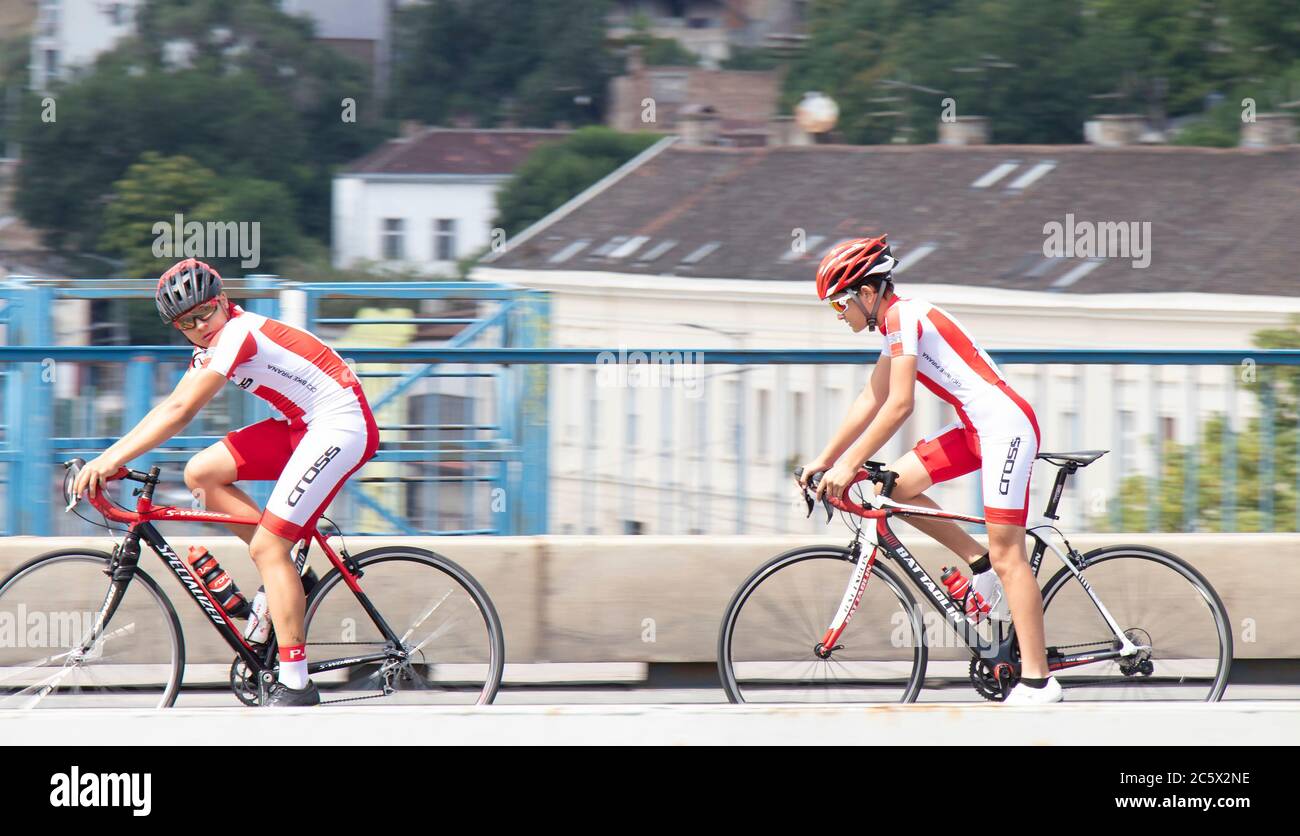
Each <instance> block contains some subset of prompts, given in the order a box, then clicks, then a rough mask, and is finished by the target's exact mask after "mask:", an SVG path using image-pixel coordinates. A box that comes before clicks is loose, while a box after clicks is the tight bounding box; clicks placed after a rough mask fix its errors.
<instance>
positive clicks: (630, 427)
mask: <svg viewBox="0 0 1300 836" xmlns="http://www.w3.org/2000/svg"><path fill="white" fill-rule="evenodd" d="M623 392H624V398H626V400H625V401H624V406H623V408H624V410H625V412H626V415H627V428H626V432H627V435H626V436H625V438H624V443H625V444H626V445H627V447H628V449H630V450H637V449H640V446H641V436H640V432H641V421H640V418H641V416H640V415H639V414H638V413H637V410H638V408H639V406H640V405H639V404H638V403H637V397H636V387H635V386H629V387H627V388H626V389H624V390H623Z"/></svg>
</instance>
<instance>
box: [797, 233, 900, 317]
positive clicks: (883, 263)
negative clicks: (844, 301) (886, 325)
mask: <svg viewBox="0 0 1300 836" xmlns="http://www.w3.org/2000/svg"><path fill="white" fill-rule="evenodd" d="M897 266H898V261H897V260H896V259H895V258H894V255H893V253H891V252H890V251H889V244H887V243H885V236H883V235H882V236H880V237H879V238H851V239H849V240H848V241H843V242H841V243H839V244H836V245H835V247H834V248H832V249H831V251H830V252H828V253H827V254H826V257H825V258H823V259H822V263H821V264H820V265H818V267H817V295H818V297H820V298H821V299H822V300H823V301H825V300H827V299H830V298H831V297H833V296H837V295H838V294H840V293H843V292H844V291H846V290H854V289H856V288H858V287H859V286H861V285H862V283H863V282H865V281H866V280H867V279H869V278H871V277H872V276H879V277H880V278H881V279H882V281H881V283H880V292H879V293H877V294H876V301H875V304H873V305H872V306H871V310H870V311H868V310H866V309H865V308H863V307H862V303H861V302H860V301H859V300H858V298H857V297H856V296H854V297H853V303H854V304H855V305H857V306H858V307H859V308H860V309H862V312H863V313H864V314H866V317H867V329H868V330H870V331H875V330H876V324H877V321H876V314H877V313H879V311H880V301H881V299H882V297H884V295H885V288H886V287H887V286H888V285H889V284H890V283H891V282H892V281H893V273H894V268H895V267H897Z"/></svg>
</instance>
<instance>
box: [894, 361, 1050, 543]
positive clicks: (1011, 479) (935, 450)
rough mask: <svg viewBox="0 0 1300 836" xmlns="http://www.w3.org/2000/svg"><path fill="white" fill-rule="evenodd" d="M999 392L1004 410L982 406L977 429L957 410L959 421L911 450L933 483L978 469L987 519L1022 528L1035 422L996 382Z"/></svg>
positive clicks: (1029, 410)
mask: <svg viewBox="0 0 1300 836" xmlns="http://www.w3.org/2000/svg"><path fill="white" fill-rule="evenodd" d="M997 389H998V390H1000V391H999V392H998V393H997V395H1001V396H1002V399H1003V401H1004V403H1005V406H1002V405H1001V404H991V403H987V402H984V403H980V404H979V407H980V408H979V409H978V410H977V411H978V412H979V414H980V416H981V422H980V424H979V425H976V424H975V423H973V422H972V421H971V420H970V419H969V416H968V415H967V414H966V413H965V411H964V410H962V409H960V408H959V409H958V415H960V416H961V419H962V420H960V421H957V422H955V423H952V424H949V425H948V426H946V427H944V428H943V429H941V430H939V431H938V432H936V433H935V434H933V435H931V436H929V437H927V438H923V439H921V441H919V442H917V444H916V446H915V447H914V448H913V450H914V452H915V453H916V455H917V456H918V457H919V458H920V459H921V464H922V465H924V467H925V471H926V473H928V474H929V475H930V480H931V481H932V482H933V483H934V484H936V485H937V484H939V483H940V482H946V481H948V480H949V479H956V478H957V477H958V476H965V475H966V474H967V473H972V472H974V471H975V470H980V471H981V478H982V482H981V484H982V486H983V489H984V516H985V519H987V520H988V521H989V522H990V523H994V524H1001V525H1020V526H1023V525H1025V522H1026V520H1028V518H1029V479H1030V476H1031V475H1032V473H1033V468H1034V457H1035V456H1037V455H1038V445H1039V443H1040V436H1039V432H1038V419H1037V418H1036V417H1035V416H1034V410H1033V409H1032V408H1031V407H1030V406H1029V404H1028V403H1026V402H1025V400H1024V399H1023V398H1021V397H1020V396H1019V395H1017V394H1016V393H1015V391H1014V390H1013V389H1012V388H1011V387H1010V386H1007V385H1006V384H1005V383H1002V382H999V383H998V384H997ZM997 395H994V394H993V393H990V395H989V396H988V397H989V398H993V397H996V396H997ZM982 400H983V399H982Z"/></svg>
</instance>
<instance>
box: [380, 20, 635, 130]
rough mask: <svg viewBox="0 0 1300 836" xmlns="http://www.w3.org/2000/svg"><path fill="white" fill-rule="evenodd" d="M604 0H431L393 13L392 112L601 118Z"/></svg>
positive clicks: (527, 119) (437, 117) (480, 119)
mask: <svg viewBox="0 0 1300 836" xmlns="http://www.w3.org/2000/svg"><path fill="white" fill-rule="evenodd" d="M607 6H608V3H607V2H606V0H548V2H541V0H474V2H468V0H430V2H428V3H425V4H421V5H414V6H410V7H408V8H406V9H402V10H399V11H398V12H397V14H396V17H395V27H394V29H395V31H396V32H397V42H396V46H395V51H394V61H393V65H394V70H393V77H394V91H395V94H394V96H393V98H392V112H393V115H394V116H397V117H399V118H403V119H418V120H421V121H423V122H427V123H430V124H446V123H447V122H449V121H450V120H452V119H453V118H456V117H460V116H467V117H470V118H471V119H473V120H474V121H475V122H477V123H478V124H479V125H482V126H492V125H496V124H498V123H500V122H501V121H503V120H506V119H514V120H516V121H518V122H520V123H522V124H525V125H532V126H538V127H548V126H551V125H553V124H555V123H556V122H559V121H566V122H569V123H572V124H585V123H589V122H598V121H600V119H601V117H602V115H603V113H604V107H605V95H606V93H605V88H606V86H607V82H608V79H609V77H610V75H611V74H612V69H613V63H612V59H611V56H610V55H609V52H608V50H607V49H606V47H605V42H604V41H605V35H604V24H603V20H604V15H605V10H606V8H607Z"/></svg>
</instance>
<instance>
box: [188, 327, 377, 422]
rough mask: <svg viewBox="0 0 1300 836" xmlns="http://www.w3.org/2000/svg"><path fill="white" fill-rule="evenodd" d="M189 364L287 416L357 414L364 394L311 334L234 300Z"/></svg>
mask: <svg viewBox="0 0 1300 836" xmlns="http://www.w3.org/2000/svg"><path fill="white" fill-rule="evenodd" d="M231 307H232V309H233V315H232V316H231V319H230V321H229V322H227V323H226V325H225V326H224V327H223V328H222V329H221V331H220V332H218V333H217V336H216V337H215V338H213V340H212V343H211V345H209V346H208V347H207V348H198V347H196V348H195V349H194V356H193V358H192V360H191V362H190V365H191V366H192V367H193V368H198V369H211V370H212V371H215V372H217V373H218V374H221V375H224V376H225V378H226V379H227V380H230V381H233V382H234V383H235V385H236V386H238V387H239V388H240V389H244V390H247V391H248V392H250V393H252V394H253V395H256V396H257V397H259V398H261V399H262V400H264V401H266V402H267V403H269V404H271V406H273V407H275V409H276V411H277V412H279V413H280V414H281V415H283V416H284V417H285V418H286V419H288V420H289V421H297V420H300V421H302V423H304V424H307V425H308V426H310V425H312V424H313V423H315V422H316V421H317V420H318V419H322V418H328V419H335V418H340V417H349V416H350V417H354V418H357V419H361V418H362V409H361V407H362V404H364V403H365V400H366V398H365V394H364V393H362V391H361V383H360V381H358V380H357V377H356V375H354V374H353V373H352V369H350V368H349V367H348V364H347V363H344V362H343V358H341V357H339V355H338V354H337V353H335V351H334V350H333V349H331V348H330V347H329V346H327V345H325V344H324V343H323V342H321V341H320V340H319V339H317V338H316V336H315V335H313V334H311V333H309V332H307V331H303V330H302V329H300V328H294V327H293V326H292V325H286V324H285V323H283V322H280V321H278V320H275V319H269V318H267V317H265V316H262V315H260V314H254V313H248V312H247V311H244V310H243V309H241V308H240V307H239V306H237V305H232V306H231Z"/></svg>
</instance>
